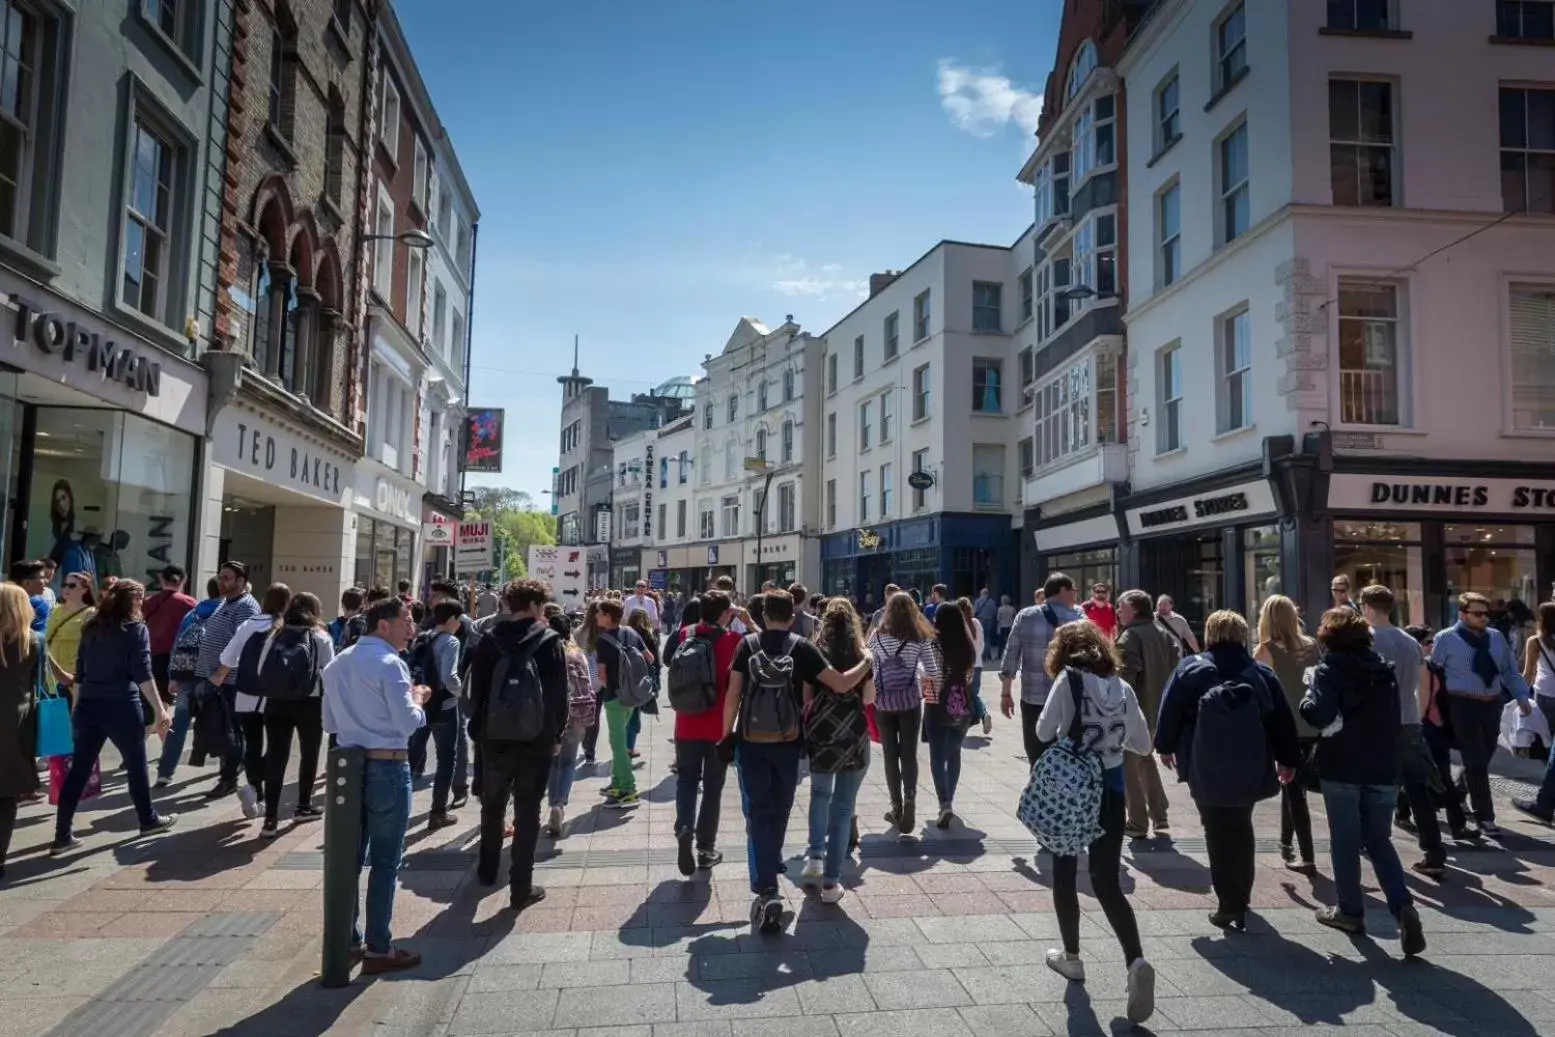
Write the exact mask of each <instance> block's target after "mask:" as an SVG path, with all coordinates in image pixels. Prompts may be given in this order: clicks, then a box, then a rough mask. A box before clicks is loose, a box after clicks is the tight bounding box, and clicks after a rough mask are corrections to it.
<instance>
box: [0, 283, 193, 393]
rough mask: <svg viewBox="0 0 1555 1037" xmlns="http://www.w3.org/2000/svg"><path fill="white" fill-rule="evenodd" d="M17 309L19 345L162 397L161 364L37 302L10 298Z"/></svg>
mask: <svg viewBox="0 0 1555 1037" xmlns="http://www.w3.org/2000/svg"><path fill="white" fill-rule="evenodd" d="M11 304H12V305H13V306H15V307H16V327H15V329H14V334H15V339H16V346H17V347H18V348H20V347H21V346H23V345H24V344H30V345H31V346H32V347H33V348H35V349H40V350H42V351H43V352H45V353H49V354H51V355H57V356H60V357H62V358H63V359H64V360H65V362H66V363H78V362H79V363H83V364H85V365H86V369H87V370H88V371H96V372H98V373H99V374H100V375H101V376H102V378H103V379H104V380H105V381H112V382H119V383H121V384H124V385H127V386H129V387H130V388H132V389H134V390H135V391H137V392H143V393H145V394H146V395H148V396H160V395H161V394H162V365H161V364H159V363H157V362H156V361H155V360H153V359H151V358H150V357H149V356H146V355H144V354H142V353H141V352H140V351H139V350H137V349H134V348H132V347H130V346H121V345H120V344H119V343H117V342H115V341H114V340H113V339H111V338H105V337H104V336H103V335H102V334H100V333H99V332H98V331H97V330H96V329H94V328H91V327H87V326H86V325H84V324H78V323H76V322H75V321H73V320H67V319H66V318H64V317H61V316H60V315H59V314H57V313H50V312H49V311H48V310H45V309H43V308H41V307H40V306H38V304H37V303H34V302H31V301H29V300H27V299H23V298H22V297H21V296H19V295H12V296H11Z"/></svg>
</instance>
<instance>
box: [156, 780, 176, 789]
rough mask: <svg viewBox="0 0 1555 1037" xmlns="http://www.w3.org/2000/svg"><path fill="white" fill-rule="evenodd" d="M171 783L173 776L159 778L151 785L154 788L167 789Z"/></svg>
mask: <svg viewBox="0 0 1555 1037" xmlns="http://www.w3.org/2000/svg"><path fill="white" fill-rule="evenodd" d="M171 784H173V779H172V778H158V779H157V780H156V781H154V782H152V783H151V787H152V788H154V789H165V788H167V787H168V786H169V785H171Z"/></svg>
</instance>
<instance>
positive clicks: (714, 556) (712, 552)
mask: <svg viewBox="0 0 1555 1037" xmlns="http://www.w3.org/2000/svg"><path fill="white" fill-rule="evenodd" d="M707 564H708V565H717V564H718V545H717V544H709V545H707Z"/></svg>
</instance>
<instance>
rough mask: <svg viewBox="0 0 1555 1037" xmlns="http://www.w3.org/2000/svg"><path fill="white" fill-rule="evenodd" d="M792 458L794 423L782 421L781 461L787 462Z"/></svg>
mask: <svg viewBox="0 0 1555 1037" xmlns="http://www.w3.org/2000/svg"><path fill="white" fill-rule="evenodd" d="M793 459H794V423H793V422H792V421H785V422H783V463H784V464H788V463H790V462H791V461H793Z"/></svg>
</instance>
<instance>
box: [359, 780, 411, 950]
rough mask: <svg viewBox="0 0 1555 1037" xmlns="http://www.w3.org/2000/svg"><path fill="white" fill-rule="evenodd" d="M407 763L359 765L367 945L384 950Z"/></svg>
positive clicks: (406, 819)
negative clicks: (365, 869)
mask: <svg viewBox="0 0 1555 1037" xmlns="http://www.w3.org/2000/svg"><path fill="white" fill-rule="evenodd" d="M410 795H411V790H410V764H409V763H407V762H405V761H404V760H371V759H370V760H366V761H364V763H363V769H362V849H361V854H360V857H359V860H360V862H361V864H363V865H367V864H369V863H370V864H371V866H372V870H371V871H369V872H368V873H367V949H368V950H369V951H371V952H372V953H373V954H387V953H389V949H390V943H389V940H390V937H389V923H390V921H391V920H392V919H393V917H394V886H395V881H396V879H395V876H396V875H397V874H398V872H399V870H400V860H401V858H402V857H403V856H404V854H405V830H406V829H407V828H409V827H410ZM359 916H360V910H353V911H352V914H351V942H353V943H361V942H362V929H361V924H360V921H361V920H360V917H359Z"/></svg>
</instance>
